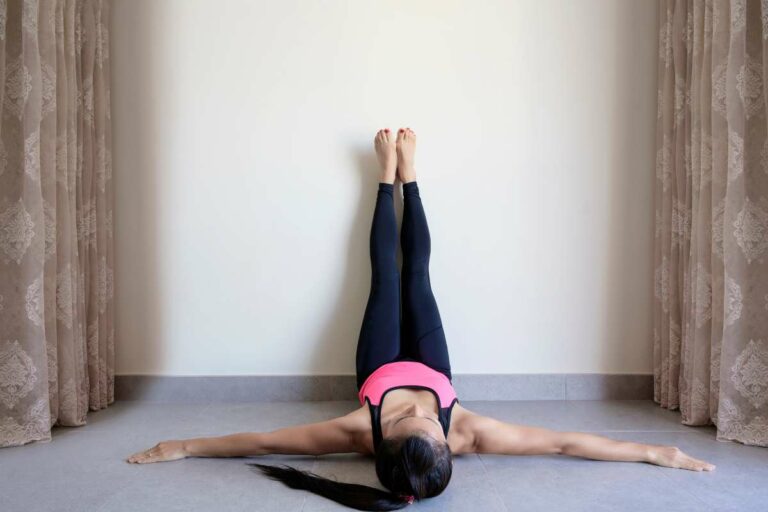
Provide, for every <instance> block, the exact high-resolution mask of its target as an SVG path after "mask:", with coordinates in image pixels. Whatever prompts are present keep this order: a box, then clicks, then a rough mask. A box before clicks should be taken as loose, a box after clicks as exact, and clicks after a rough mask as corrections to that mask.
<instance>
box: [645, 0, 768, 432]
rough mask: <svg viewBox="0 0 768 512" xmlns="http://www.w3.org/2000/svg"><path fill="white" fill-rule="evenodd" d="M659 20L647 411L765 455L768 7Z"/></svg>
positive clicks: (708, 0) (726, 7)
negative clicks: (712, 428)
mask: <svg viewBox="0 0 768 512" xmlns="http://www.w3.org/2000/svg"><path fill="white" fill-rule="evenodd" d="M659 15H660V25H659V27H660V28H659V67H658V71H659V83H658V85H659V88H658V112H657V138H656V143H657V153H656V178H657V187H656V237H655V264H656V275H655V281H656V282H655V303H654V380H655V382H654V400H655V401H656V402H658V403H659V404H661V406H663V407H668V408H670V409H675V408H678V407H679V408H680V411H681V413H682V422H683V423H685V424H687V425H706V424H711V423H714V424H715V425H716V426H717V438H718V439H719V440H726V439H727V440H735V441H739V442H742V443H745V444H751V445H760V446H768V129H767V128H768V115H767V114H768V112H767V111H768V91H766V83H765V81H764V76H765V74H766V71H768V1H766V0H762V1H761V0H754V1H753V0H660V10H659Z"/></svg>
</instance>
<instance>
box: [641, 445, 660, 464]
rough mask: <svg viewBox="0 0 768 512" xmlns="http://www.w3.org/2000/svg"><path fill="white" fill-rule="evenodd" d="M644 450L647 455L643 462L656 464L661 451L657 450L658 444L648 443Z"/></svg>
mask: <svg viewBox="0 0 768 512" xmlns="http://www.w3.org/2000/svg"><path fill="white" fill-rule="evenodd" d="M644 451H645V457H644V459H643V462H648V463H650V464H656V463H657V462H658V460H659V457H658V454H659V452H658V450H657V446H655V445H652V444H646V445H645V450H644Z"/></svg>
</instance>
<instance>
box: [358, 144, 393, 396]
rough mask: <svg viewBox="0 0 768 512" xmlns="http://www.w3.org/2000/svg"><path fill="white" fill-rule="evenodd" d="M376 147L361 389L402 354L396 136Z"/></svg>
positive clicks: (361, 345)
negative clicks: (377, 172)
mask: <svg viewBox="0 0 768 512" xmlns="http://www.w3.org/2000/svg"><path fill="white" fill-rule="evenodd" d="M390 138H391V140H390ZM375 144H376V153H377V155H378V156H379V162H380V163H381V167H382V174H381V178H380V181H379V183H378V192H377V195H376V206H375V208H374V212H373V221H372V223H371V235H370V257H371V291H370V294H369V296H368V303H367V305H366V307H365V314H364V315H363V323H362V326H361V328H360V337H359V338H358V342H357V354H356V357H355V361H356V370H357V387H358V389H359V388H360V386H361V385H362V384H363V382H364V381H365V379H366V378H367V377H368V376H369V375H370V374H371V372H373V371H374V370H375V369H376V368H378V367H379V366H381V365H382V364H385V363H388V362H390V361H393V360H394V359H395V358H396V357H397V356H398V355H399V354H400V272H399V271H398V269H397V218H396V217H395V205H394V197H393V194H394V181H395V174H396V165H397V159H396V158H397V157H396V154H395V151H394V135H392V136H390V135H388V134H387V133H386V132H384V131H380V132H379V133H378V134H377V135H376V142H375ZM390 153H391V154H390ZM393 160H394V161H393Z"/></svg>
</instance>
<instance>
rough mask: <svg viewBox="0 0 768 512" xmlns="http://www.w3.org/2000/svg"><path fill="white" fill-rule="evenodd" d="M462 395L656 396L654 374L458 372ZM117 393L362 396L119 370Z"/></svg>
mask: <svg viewBox="0 0 768 512" xmlns="http://www.w3.org/2000/svg"><path fill="white" fill-rule="evenodd" d="M453 386H454V388H455V389H456V394H457V395H458V397H459V400H467V401H471V400H651V399H652V398H653V376H652V375H650V374H595V373H574V374H457V375H454V376H453ZM115 399H116V400H136V401H147V402H176V403H209V402H233V403H245V402H277V401H317V400H357V389H356V386H355V377H354V376H353V375H253V376H250V375H248V376H228V375H227V376H191V377H186V376H155V375H117V376H115Z"/></svg>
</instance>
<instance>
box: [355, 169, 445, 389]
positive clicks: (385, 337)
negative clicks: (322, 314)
mask: <svg viewBox="0 0 768 512" xmlns="http://www.w3.org/2000/svg"><path fill="white" fill-rule="evenodd" d="M393 191H394V185H393V184H391V183H379V190H378V193H377V196H376V208H375V210H374V213H373V223H372V225H371V248H370V249H371V292H370V295H369V297H368V304H367V306H366V308H365V315H364V316H363V324H362V327H361V329H360V338H359V339H358V342H357V355H356V366H357V388H358V390H359V389H360V387H361V386H362V384H363V382H365V379H366V378H367V377H368V376H369V375H370V374H371V373H372V372H373V371H374V370H376V368H378V367H379V366H381V365H383V364H385V363H389V362H392V361H403V360H406V361H407V360H410V361H421V362H422V363H424V364H426V365H427V366H429V367H431V368H433V369H435V370H437V371H438V372H441V373H443V374H444V375H445V376H446V377H448V379H449V380H450V379H451V365H450V362H449V359H448V345H447V344H446V342H445V333H444V332H443V323H442V321H441V320H440V313H439V311H438V309H437V302H435V296H434V295H433V293H432V286H431V285H430V281H429V255H430V246H431V241H430V236H429V228H428V227H427V218H426V216H425V215H424V207H423V206H422V204H421V197H420V196H419V187H418V185H417V184H416V182H415V181H411V182H409V183H404V184H403V202H404V210H403V226H402V232H401V244H402V250H403V272H402V273H403V279H402V311H401V305H400V272H399V271H398V268H397V220H396V218H395V205H394V198H393ZM401 319H402V322H401Z"/></svg>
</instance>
